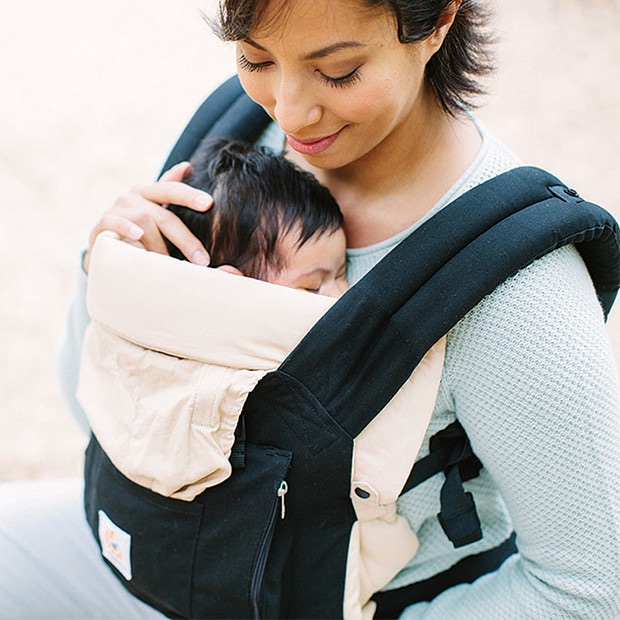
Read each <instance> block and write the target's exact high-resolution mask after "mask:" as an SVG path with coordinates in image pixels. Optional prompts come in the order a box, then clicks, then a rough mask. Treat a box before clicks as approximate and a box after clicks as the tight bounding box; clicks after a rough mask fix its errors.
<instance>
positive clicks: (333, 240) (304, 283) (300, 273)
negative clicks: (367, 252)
mask: <svg viewBox="0 0 620 620" xmlns="http://www.w3.org/2000/svg"><path fill="white" fill-rule="evenodd" d="M296 242H297V235H296V231H293V233H291V234H288V235H286V236H284V237H283V238H282V239H281V240H280V252H281V255H282V256H283V257H284V259H285V266H284V268H283V269H282V270H281V271H280V272H279V273H278V274H276V275H274V276H272V277H270V278H269V282H272V283H273V284H280V285H282V286H289V287H291V288H299V289H303V290H306V291H310V292H312V293H319V294H320V295H328V296H329V297H340V296H341V295H342V294H343V293H344V292H345V291H346V290H347V288H348V285H347V280H346V270H347V261H346V255H345V251H346V239H345V236H344V232H343V231H342V229H339V230H337V231H336V232H334V233H324V234H322V235H318V234H317V235H315V236H314V237H311V238H310V239H308V241H306V243H304V244H303V245H302V246H301V247H299V248H298V247H296Z"/></svg>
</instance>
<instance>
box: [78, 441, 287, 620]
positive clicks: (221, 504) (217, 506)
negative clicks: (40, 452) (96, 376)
mask: <svg viewBox="0 0 620 620" xmlns="http://www.w3.org/2000/svg"><path fill="white" fill-rule="evenodd" d="M290 461H291V454H290V452H287V451H283V450H278V449H275V448H270V447H263V446H253V445H246V463H245V467H244V468H243V469H235V470H234V471H233V475H232V476H231V477H230V478H228V479H227V480H225V481H224V482H223V483H221V484H219V485H216V486H214V487H211V488H209V489H207V490H206V491H204V492H203V493H202V494H201V495H199V496H198V497H197V498H196V499H195V500H194V501H192V502H184V501H181V500H174V499H170V498H167V497H163V496H161V495H158V494H156V493H153V492H152V491H149V490H148V489H145V488H143V487H141V486H139V485H136V484H134V483H133V482H131V481H130V480H128V479H127V478H125V477H124V476H123V475H122V474H121V473H120V472H119V471H118V470H117V469H116V468H115V467H114V465H113V464H112V463H111V462H110V460H109V459H108V457H107V456H106V455H105V453H104V452H103V450H102V449H101V447H100V446H99V444H98V443H97V441H96V439H95V438H94V437H93V438H92V439H91V442H90V444H89V446H88V448H87V451H86V462H85V506H86V514H87V518H88V522H89V524H90V527H91V529H92V530H93V533H94V535H95V538H96V540H97V541H98V543H99V546H100V547H101V549H102V555H103V556H104V558H105V560H106V561H107V562H108V564H109V565H110V566H111V567H112V569H113V570H114V572H115V573H116V574H117V576H118V578H119V580H120V581H121V583H123V585H124V586H125V587H126V588H127V589H128V590H129V591H131V592H132V593H133V594H135V595H136V596H138V597H139V598H141V599H142V600H143V601H145V602H147V603H148V604H150V605H152V606H153V607H155V608H156V609H158V610H160V611H161V612H163V613H165V614H166V615H168V616H170V617H177V618H179V617H182V618H191V617H197V618H257V617H266V616H269V617H274V616H277V615H279V611H280V604H281V600H282V590H283V586H282V583H283V579H284V575H285V572H286V571H285V564H286V562H287V558H288V552H287V549H286V547H287V546H288V544H287V543H286V542H285V541H286V539H287V537H286V536H285V535H283V534H281V533H280V534H278V535H277V538H278V541H279V548H278V549H277V550H276V551H274V550H273V544H272V542H273V537H274V531H275V528H276V525H277V524H278V523H279V522H283V521H282V519H281V517H282V510H283V506H285V504H283V502H285V497H284V496H283V493H282V490H283V489H284V488H285V487H284V486H283V484H282V483H283V482H284V480H285V477H286V474H287V471H288V468H289V466H290Z"/></svg>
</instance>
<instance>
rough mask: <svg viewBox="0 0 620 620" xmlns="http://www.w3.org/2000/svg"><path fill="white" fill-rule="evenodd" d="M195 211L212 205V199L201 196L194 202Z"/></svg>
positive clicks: (205, 195) (207, 196) (204, 195)
mask: <svg viewBox="0 0 620 620" xmlns="http://www.w3.org/2000/svg"><path fill="white" fill-rule="evenodd" d="M194 204H195V205H196V208H197V209H208V208H209V207H210V206H211V205H212V204H213V198H211V196H209V195H208V194H201V195H200V196H197V197H196V199H195V200H194Z"/></svg>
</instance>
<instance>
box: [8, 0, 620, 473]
mask: <svg viewBox="0 0 620 620" xmlns="http://www.w3.org/2000/svg"><path fill="white" fill-rule="evenodd" d="M208 2H209V3H211V4H213V3H214V0H208ZM200 6H201V2H200V0H107V2H99V3H91V2H83V1H82V0H55V1H54V2H49V1H46V0H30V1H25V2H20V3H17V2H12V3H10V4H9V3H7V6H5V7H4V10H3V19H2V23H1V24H0V88H1V94H0V216H1V217H0V278H1V285H2V295H1V297H0V325H1V330H2V332H1V333H2V341H1V345H0V481H6V480H17V479H24V478H40V477H51V476H65V475H76V474H79V472H80V469H81V462H82V456H81V453H82V450H83V448H84V444H85V438H84V436H83V435H82V434H81V431H79V429H78V428H77V426H76V425H75V423H74V422H73V421H72V419H71V418H70V415H69V414H68V412H67V410H66V408H65V406H64V403H63V401H62V397H61V395H60V391H59V388H58V386H57V381H56V371H55V367H54V355H55V347H56V341H57V339H58V336H59V333H60V331H61V329H62V325H63V321H64V314H65V310H66V307H67V304H68V301H69V299H70V297H71V294H72V291H73V284H74V278H75V271H76V265H77V256H78V252H79V250H80V248H81V247H82V245H83V244H84V242H85V240H86V238H87V235H88V231H89V229H90V226H91V225H92V224H93V223H94V221H95V219H96V218H97V217H98V215H99V214H100V213H101V212H102V211H103V210H104V209H105V208H107V207H108V206H109V205H110V204H111V203H112V201H113V200H114V197H115V196H116V195H117V194H118V193H120V192H122V191H123V190H124V189H126V188H127V187H129V186H131V185H133V184H135V183H139V182H142V181H148V180H150V179H152V178H153V177H154V175H155V174H156V172H157V171H158V167H159V165H160V164H161V162H162V161H163V159H164V158H165V156H166V154H167V152H168V150H169V149H170V147H171V146H172V144H173V142H174V140H175V138H176V136H177V134H178V132H179V131H180V130H181V129H182V128H183V126H184V125H185V123H186V121H187V120H188V118H189V117H190V116H191V114H192V113H193V112H194V110H195V109H196V107H197V106H198V105H199V104H200V102H201V101H202V99H203V98H204V96H205V95H206V94H208V93H209V92H210V91H211V90H212V89H213V88H214V87H215V86H216V85H217V84H218V83H219V82H221V81H222V80H223V79H224V78H225V77H228V76H229V75H231V74H232V73H233V72H234V64H233V59H232V49H231V48H230V47H228V46H224V45H222V44H221V43H219V42H218V41H217V40H216V39H215V38H214V37H213V35H211V33H210V31H209V29H208V28H207V26H206V25H205V24H204V23H203V22H202V20H201V18H200V16H199V9H200ZM496 7H497V13H498V15H497V26H498V30H499V33H500V36H501V44H500V46H499V60H500V66H499V71H498V74H497V76H496V77H495V79H494V80H493V81H492V82H491V83H490V91H491V94H490V96H489V97H488V98H487V99H486V100H485V101H486V103H485V106H484V107H483V109H482V111H481V113H480V116H481V117H482V119H483V120H484V121H485V122H486V124H487V125H488V126H489V127H490V128H491V129H492V130H494V131H495V132H496V133H497V134H498V135H499V136H500V137H501V138H503V139H504V140H505V141H506V142H507V143H508V144H510V145H511V146H512V148H513V149H514V150H515V151H516V152H517V153H519V154H520V155H521V156H522V157H523V159H524V160H525V161H526V162H527V163H530V164H534V165H539V166H542V167H546V168H548V169H550V170H551V171H553V172H554V173H555V174H556V175H557V176H559V177H560V178H562V179H564V180H566V181H567V182H569V183H570V184H571V185H572V186H573V187H575V188H576V189H578V190H579V191H580V193H581V194H582V195H584V196H586V197H588V199H590V200H592V201H594V202H598V203H600V204H602V205H605V206H606V207H607V208H608V209H610V210H611V211H613V212H614V213H615V214H616V216H620V196H619V195H618V190H617V180H618V177H619V172H618V171H619V170H620V121H619V120H618V115H619V114H620V2H619V0H519V1H518V2H514V1H513V0H496ZM609 330H610V333H611V334H612V338H613V340H614V346H615V350H616V352H617V354H618V353H620V307H619V308H616V309H615V313H612V320H611V321H610V323H609ZM619 357H620V356H619Z"/></svg>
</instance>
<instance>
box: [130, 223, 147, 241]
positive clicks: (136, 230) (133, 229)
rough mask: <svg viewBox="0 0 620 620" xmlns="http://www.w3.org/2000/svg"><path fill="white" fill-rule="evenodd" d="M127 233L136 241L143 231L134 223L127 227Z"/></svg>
mask: <svg viewBox="0 0 620 620" xmlns="http://www.w3.org/2000/svg"><path fill="white" fill-rule="evenodd" d="M128 234H129V238H130V239H133V240H134V241H137V240H138V239H140V237H142V235H143V234H144V231H143V230H142V229H141V228H140V227H139V226H135V225H134V226H130V227H129V231H128Z"/></svg>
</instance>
